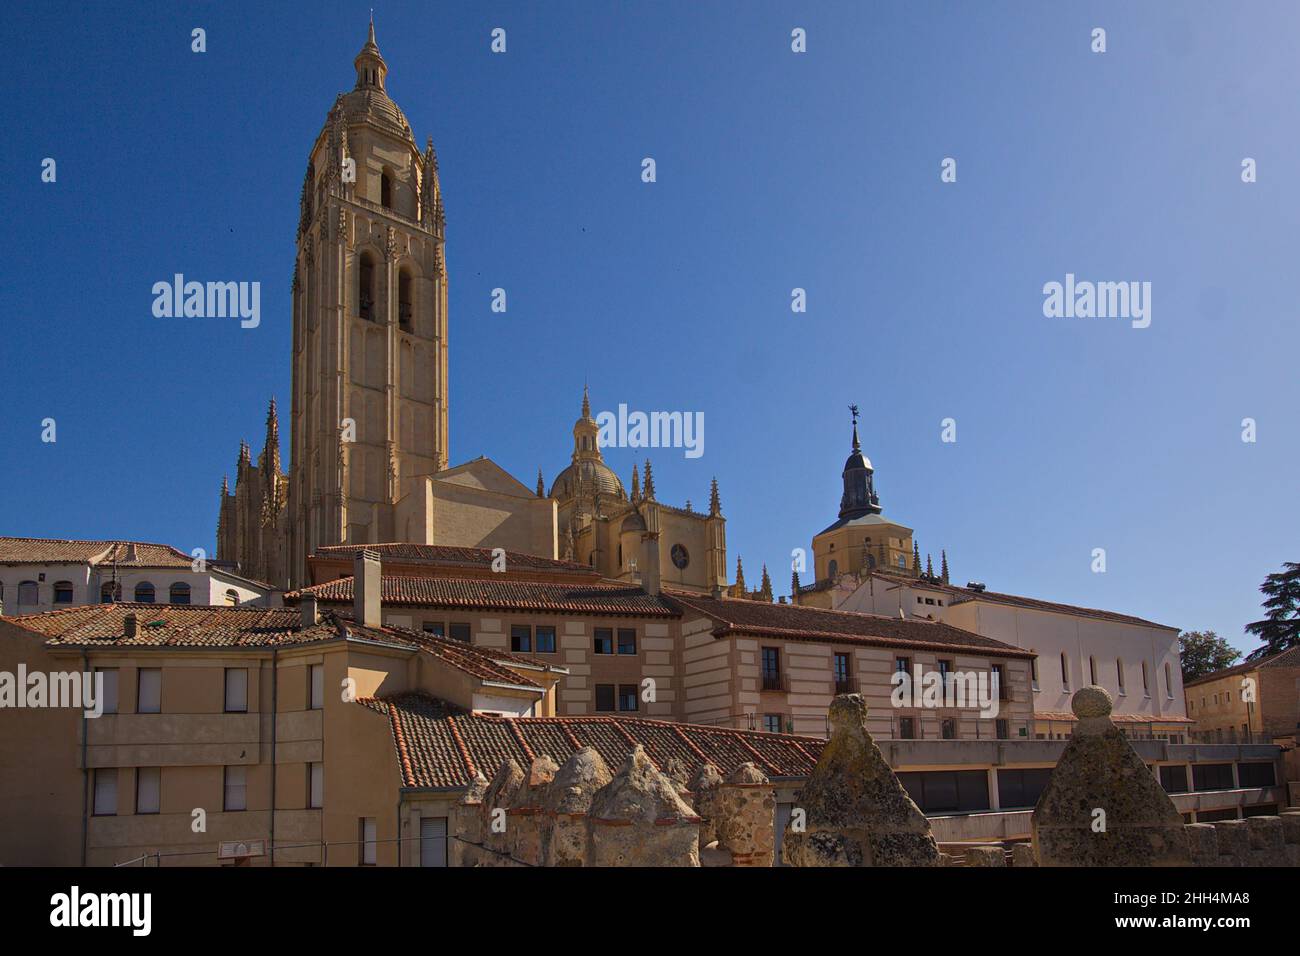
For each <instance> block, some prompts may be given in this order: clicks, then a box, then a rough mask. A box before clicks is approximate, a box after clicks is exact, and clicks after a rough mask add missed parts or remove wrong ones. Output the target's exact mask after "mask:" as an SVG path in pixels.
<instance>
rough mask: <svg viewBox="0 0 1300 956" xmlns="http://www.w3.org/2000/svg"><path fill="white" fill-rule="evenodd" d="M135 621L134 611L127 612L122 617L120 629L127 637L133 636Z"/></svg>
mask: <svg viewBox="0 0 1300 956" xmlns="http://www.w3.org/2000/svg"><path fill="white" fill-rule="evenodd" d="M137 623H138V622H137V620H136V616H135V614H134V613H131V614H128V615H127V616H126V617H124V618H122V630H123V631H124V632H125V634H126V636H127V637H128V638H131V637H135V633H136V625H137Z"/></svg>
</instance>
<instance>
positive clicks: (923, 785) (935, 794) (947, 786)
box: [898, 770, 989, 813]
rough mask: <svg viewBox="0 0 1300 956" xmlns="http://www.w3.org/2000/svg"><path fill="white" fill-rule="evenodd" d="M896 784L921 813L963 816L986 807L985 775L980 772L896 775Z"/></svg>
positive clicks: (949, 771) (987, 787)
mask: <svg viewBox="0 0 1300 956" xmlns="http://www.w3.org/2000/svg"><path fill="white" fill-rule="evenodd" d="M898 779H899V781H900V782H901V783H902V784H903V787H904V788H905V789H906V790H907V792H908V794H909V795H910V796H911V797H912V799H913V800H915V801H916V805H917V806H918V807H920V808H921V811H922V812H923V813H967V812H971V811H976V810H987V809H988V808H989V776H988V773H987V772H985V771H983V770H924V771H913V772H912V773H900V774H899V775H898Z"/></svg>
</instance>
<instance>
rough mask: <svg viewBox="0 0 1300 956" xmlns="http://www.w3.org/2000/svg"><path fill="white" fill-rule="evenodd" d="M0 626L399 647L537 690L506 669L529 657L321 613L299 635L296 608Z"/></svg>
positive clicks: (104, 609)
mask: <svg viewBox="0 0 1300 956" xmlns="http://www.w3.org/2000/svg"><path fill="white" fill-rule="evenodd" d="M128 614H134V615H135V616H136V619H137V622H138V625H137V628H136V635H135V637H130V638H129V637H127V636H126V623H125V621H126V616H127V615H128ZM3 620H4V621H5V622H7V623H10V624H15V625H17V626H19V627H23V628H26V629H27V630H30V631H34V632H36V633H37V634H42V635H44V636H46V637H48V638H49V640H48V641H46V646H47V647H128V648H129V647H222V648H250V649H252V648H265V647H283V646H290V645H299V644H310V643H313V642H316V641H331V640H340V639H344V638H353V639H359V640H369V641H376V642H380V643H385V644H398V645H402V646H405V647H409V648H410V649H411V650H412V651H415V650H422V651H424V652H425V653H427V654H429V655H431V656H433V657H436V658H437V659H438V660H439V661H441V662H442V663H444V664H446V665H447V666H449V667H453V668H455V669H457V670H459V671H461V672H463V673H465V674H469V675H470V676H471V677H475V678H478V679H479V680H482V681H486V682H489V683H494V684H507V685H510V686H514V687H527V688H540V687H541V686H542V685H541V684H540V683H539V682H537V681H535V680H533V679H532V678H531V677H527V676H525V675H523V674H519V673H517V672H516V671H514V670H512V669H511V668H510V667H509V666H508V665H510V664H515V665H521V666H525V667H536V666H538V665H537V662H536V661H534V660H532V659H530V658H526V657H520V656H518V655H515V654H510V653H508V652H506V651H498V650H490V649H488V648H482V647H475V646H473V645H470V644H466V643H464V642H463V641H453V640H449V639H445V638H440V637H434V636H433V635H431V634H424V633H421V632H419V631H410V630H407V629H405V628H400V627H382V628H372V627H362V626H360V625H358V624H357V623H356V622H355V621H352V620H350V619H349V618H347V617H346V616H344V615H341V614H328V613H327V614H324V615H322V617H321V622H320V623H319V624H316V625H314V626H312V627H306V628H304V627H302V620H301V616H300V613H299V611H298V609H296V608H254V607H247V606H245V607H207V606H199V605H181V604H131V603H122V604H88V605H84V606H81V607H72V608H66V609H64V610H59V611H46V612H44V613H42V614H25V615H22V616H19V617H6V618H3ZM553 669H554V668H553ZM559 670H561V671H563V669H559ZM566 673H567V672H566Z"/></svg>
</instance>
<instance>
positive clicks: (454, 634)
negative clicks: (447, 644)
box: [451, 622, 469, 644]
mask: <svg viewBox="0 0 1300 956" xmlns="http://www.w3.org/2000/svg"><path fill="white" fill-rule="evenodd" d="M451 639H452V640H453V641H464V642H465V643H466V644H468V643H469V625H468V624H456V623H454V622H453V623H452V625H451Z"/></svg>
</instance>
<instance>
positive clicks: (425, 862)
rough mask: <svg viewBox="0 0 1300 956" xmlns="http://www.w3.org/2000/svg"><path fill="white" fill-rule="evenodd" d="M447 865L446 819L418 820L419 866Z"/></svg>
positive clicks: (426, 818)
mask: <svg viewBox="0 0 1300 956" xmlns="http://www.w3.org/2000/svg"><path fill="white" fill-rule="evenodd" d="M446 865H447V818H446V817H421V818H420V866H446Z"/></svg>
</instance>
